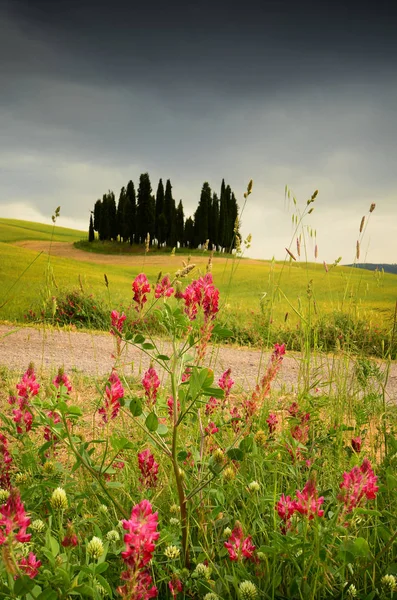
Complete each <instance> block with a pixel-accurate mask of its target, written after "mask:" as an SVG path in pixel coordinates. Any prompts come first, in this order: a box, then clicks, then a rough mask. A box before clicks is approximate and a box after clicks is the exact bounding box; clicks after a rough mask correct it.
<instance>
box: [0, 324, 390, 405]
mask: <svg viewBox="0 0 397 600" xmlns="http://www.w3.org/2000/svg"><path fill="white" fill-rule="evenodd" d="M159 351H160V352H163V353H166V352H167V344H166V343H165V342H160V343H159ZM113 352H114V338H113V337H112V336H111V335H110V334H107V333H81V332H71V331H63V330H52V329H42V328H41V329H35V328H32V327H22V328H20V329H17V328H15V327H11V326H8V325H0V366H6V367H8V368H10V369H12V370H17V371H23V370H25V369H26V367H27V365H28V364H29V362H30V361H33V362H34V363H35V366H36V368H37V369H39V370H40V371H42V372H48V371H53V370H56V369H57V368H58V367H59V366H63V367H64V368H65V370H66V371H67V372H69V373H72V372H73V371H74V372H77V373H84V374H86V375H105V374H108V373H110V371H111V369H112V366H113V365H114V359H113V358H112V354H113ZM269 356H270V355H269V353H266V354H264V355H263V356H262V355H261V352H260V351H259V350H252V349H247V348H240V347H222V348H220V349H215V350H211V351H210V352H209V353H208V355H207V363H206V364H207V365H208V366H211V367H212V368H213V369H214V371H215V376H216V378H218V377H219V376H220V375H221V373H222V372H223V371H224V370H225V369H227V368H229V367H231V369H232V374H233V378H234V379H235V381H236V383H237V384H239V385H240V386H241V387H242V388H243V389H250V388H251V387H252V386H253V385H254V384H255V382H256V378H257V376H258V373H259V372H263V371H264V368H265V367H266V365H267V362H268V360H269ZM300 360H301V359H300V356H299V354H295V353H294V354H293V355H288V353H287V355H286V357H285V359H284V362H283V366H282V369H281V371H280V373H279V376H278V380H277V384H276V385H277V387H278V388H282V389H285V390H286V391H293V390H294V389H296V387H297V385H298V379H299V372H300ZM122 362H123V365H124V370H125V373H126V374H128V375H129V374H134V375H139V373H140V371H141V370H146V369H147V368H148V366H149V359H148V358H147V357H146V356H145V355H143V354H142V352H141V351H139V350H137V349H135V348H132V347H131V346H129V347H128V349H127V350H126V351H125V352H124V353H123V361H122ZM346 367H347V365H346V363H345V362H344V361H343V360H342V359H341V360H339V361H332V359H331V358H327V357H326V356H319V357H316V361H315V362H313V364H312V365H311V376H312V383H313V384H314V383H315V382H316V385H318V386H319V387H322V386H324V388H323V389H324V392H326V390H327V389H328V386H329V385H330V384H332V380H334V381H335V379H336V378H340V377H345V375H346V372H347V369H346ZM350 371H351V369H350ZM352 381H353V380H352V377H351V376H349V378H348V382H347V385H348V386H349V385H352ZM317 382H318V383H317ZM387 395H388V399H389V400H390V401H392V402H395V401H397V364H396V363H393V364H392V365H391V371H390V377H389V381H388V384H387Z"/></svg>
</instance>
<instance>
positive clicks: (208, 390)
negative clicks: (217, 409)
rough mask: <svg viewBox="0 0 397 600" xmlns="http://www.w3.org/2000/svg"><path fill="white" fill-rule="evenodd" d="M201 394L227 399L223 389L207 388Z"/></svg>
mask: <svg viewBox="0 0 397 600" xmlns="http://www.w3.org/2000/svg"><path fill="white" fill-rule="evenodd" d="M201 392H202V394H203V396H213V397H214V398H220V399H222V398H224V397H225V392H224V391H223V390H222V389H221V388H213V387H205V388H203V389H202V390H201Z"/></svg>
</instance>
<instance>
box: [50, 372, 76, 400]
mask: <svg viewBox="0 0 397 600" xmlns="http://www.w3.org/2000/svg"><path fill="white" fill-rule="evenodd" d="M52 383H53V384H54V385H55V387H57V388H60V387H61V386H63V387H65V388H66V389H67V393H68V394H70V392H71V391H72V384H71V383H70V381H69V378H68V376H67V375H66V373H65V372H64V370H63V369H62V368H61V369H59V370H58V375H57V376H56V377H55V379H53V381H52Z"/></svg>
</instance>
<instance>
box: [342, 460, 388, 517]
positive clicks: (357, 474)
mask: <svg viewBox="0 0 397 600" xmlns="http://www.w3.org/2000/svg"><path fill="white" fill-rule="evenodd" d="M377 479H378V478H377V476H376V475H375V473H374V472H373V470H372V467H371V463H370V462H369V460H368V459H367V458H365V459H364V460H363V463H362V465H361V466H360V467H353V468H352V470H351V471H350V472H349V473H346V472H345V473H343V481H342V483H341V484H340V486H339V487H340V489H341V490H342V491H341V493H340V494H339V496H338V500H340V501H341V502H343V503H344V505H345V510H346V512H351V511H352V510H353V509H354V508H356V506H359V504H360V503H361V502H362V501H365V499H367V500H374V499H375V498H376V494H377V492H378V490H379V487H378V486H377V485H376V481H377Z"/></svg>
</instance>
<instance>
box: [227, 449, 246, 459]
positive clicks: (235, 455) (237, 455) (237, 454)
mask: <svg viewBox="0 0 397 600" xmlns="http://www.w3.org/2000/svg"><path fill="white" fill-rule="evenodd" d="M226 454H227V455H228V457H229V458H230V460H243V458H244V452H243V451H242V450H240V448H230V449H229V450H228V451H227V452H226Z"/></svg>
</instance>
